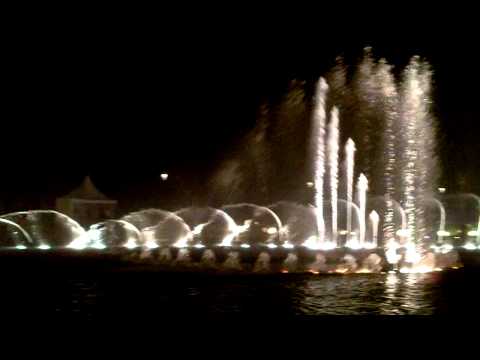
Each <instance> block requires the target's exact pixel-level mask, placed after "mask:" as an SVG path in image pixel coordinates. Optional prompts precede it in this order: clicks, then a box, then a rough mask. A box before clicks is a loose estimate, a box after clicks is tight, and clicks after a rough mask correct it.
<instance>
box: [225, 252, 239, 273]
mask: <svg viewBox="0 0 480 360" xmlns="http://www.w3.org/2000/svg"><path fill="white" fill-rule="evenodd" d="M223 268H224V269H225V270H235V271H240V270H242V264H241V263H240V254H239V253H238V252H237V251H230V252H229V253H228V255H227V259H226V260H225V262H224V263H223Z"/></svg>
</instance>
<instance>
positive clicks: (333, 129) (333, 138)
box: [328, 107, 340, 246]
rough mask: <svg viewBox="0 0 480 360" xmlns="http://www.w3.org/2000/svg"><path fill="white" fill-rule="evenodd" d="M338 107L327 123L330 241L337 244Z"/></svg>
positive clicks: (334, 109)
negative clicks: (330, 218) (330, 215)
mask: <svg viewBox="0 0 480 360" xmlns="http://www.w3.org/2000/svg"><path fill="white" fill-rule="evenodd" d="M338 123H339V120H338V109H337V108H336V107H333V109H332V112H331V115H330V123H329V125H328V167H329V172H330V205H331V211H332V235H331V236H332V238H331V241H332V242H333V243H334V244H335V245H336V246H338V242H337V237H338V201H337V200H338V149H339V145H338V142H339V136H340V132H339V130H338Z"/></svg>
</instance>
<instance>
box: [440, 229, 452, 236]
mask: <svg viewBox="0 0 480 360" xmlns="http://www.w3.org/2000/svg"><path fill="white" fill-rule="evenodd" d="M437 235H438V236H450V235H451V234H450V232H449V231H445V230H438V231H437Z"/></svg>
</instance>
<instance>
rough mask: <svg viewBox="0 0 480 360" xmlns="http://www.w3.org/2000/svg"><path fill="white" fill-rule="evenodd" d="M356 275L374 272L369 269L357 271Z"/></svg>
mask: <svg viewBox="0 0 480 360" xmlns="http://www.w3.org/2000/svg"><path fill="white" fill-rule="evenodd" d="M355 273H356V274H371V273H372V271H371V270H368V269H360V270H357V271H355Z"/></svg>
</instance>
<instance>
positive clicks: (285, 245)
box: [282, 242, 294, 249]
mask: <svg viewBox="0 0 480 360" xmlns="http://www.w3.org/2000/svg"><path fill="white" fill-rule="evenodd" d="M282 247H283V248H285V249H293V247H294V246H293V244H290V243H288V242H286V243H285V244H283V245H282Z"/></svg>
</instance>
